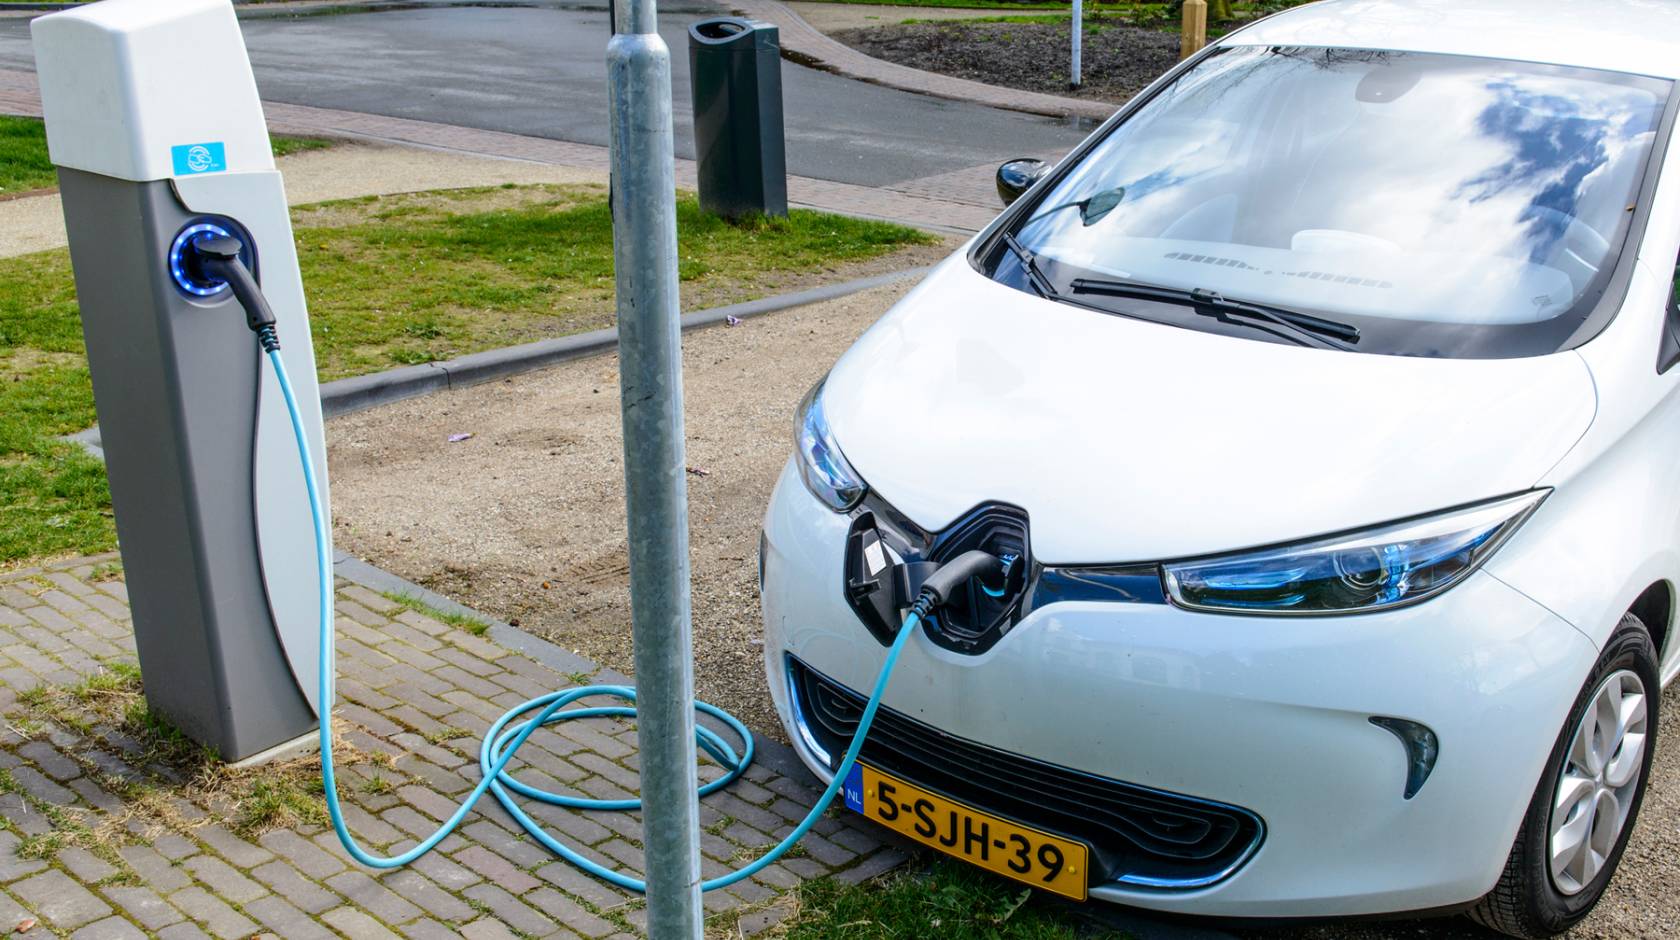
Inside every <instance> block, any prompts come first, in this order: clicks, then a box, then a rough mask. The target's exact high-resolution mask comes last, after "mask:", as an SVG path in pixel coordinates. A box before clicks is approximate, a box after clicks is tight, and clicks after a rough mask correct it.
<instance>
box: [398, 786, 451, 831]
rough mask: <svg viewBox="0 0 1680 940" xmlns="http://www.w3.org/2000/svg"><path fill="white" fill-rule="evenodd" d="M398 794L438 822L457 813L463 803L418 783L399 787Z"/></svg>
mask: <svg viewBox="0 0 1680 940" xmlns="http://www.w3.org/2000/svg"><path fill="white" fill-rule="evenodd" d="M397 795H398V796H400V797H402V800H403V802H404V803H407V804H408V805H410V806H413V807H414V808H415V809H418V810H419V811H421V812H422V813H425V814H427V815H429V816H431V817H432V818H433V819H436V820H437V821H438V822H443V821H444V820H446V819H448V818H450V817H451V816H453V815H455V811H456V810H457V809H459V808H460V805H461V804H459V803H457V802H455V801H454V800H452V799H450V798H449V797H447V796H444V795H443V794H441V793H438V792H436V791H434V790H428V789H426V788H425V787H422V786H419V785H418V784H409V785H408V786H406V787H398V788H397Z"/></svg>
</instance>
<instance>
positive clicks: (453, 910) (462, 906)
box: [383, 869, 473, 921]
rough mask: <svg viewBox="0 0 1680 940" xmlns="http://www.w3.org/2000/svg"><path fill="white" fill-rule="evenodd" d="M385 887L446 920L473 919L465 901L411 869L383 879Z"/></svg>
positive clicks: (470, 909) (434, 915)
mask: <svg viewBox="0 0 1680 940" xmlns="http://www.w3.org/2000/svg"><path fill="white" fill-rule="evenodd" d="M383 881H384V882H385V887H387V888H389V889H391V890H392V891H394V892H396V893H397V894H398V895H399V896H401V897H403V898H405V899H407V900H409V901H412V902H414V903H415V904H418V905H419V906H421V907H423V908H425V909H426V913H428V914H431V915H432V916H433V917H440V918H442V919H444V920H453V921H465V920H469V919H471V917H472V916H473V910H472V908H471V907H468V906H467V904H466V902H465V901H462V900H461V899H460V898H457V897H456V896H455V895H453V894H450V893H449V892H447V891H445V890H443V889H442V888H440V887H438V886H437V885H436V884H433V883H432V882H431V881H430V880H429V879H427V878H426V876H424V875H422V874H420V873H419V872H417V871H413V870H411V869H404V870H402V871H397V872H393V873H392V874H389V875H386V876H385V877H384V879H383Z"/></svg>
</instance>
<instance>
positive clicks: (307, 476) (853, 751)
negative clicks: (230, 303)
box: [180, 232, 1015, 892]
mask: <svg viewBox="0 0 1680 940" xmlns="http://www.w3.org/2000/svg"><path fill="white" fill-rule="evenodd" d="M244 254H245V246H244V245H243V244H242V243H241V241H240V240H239V239H238V238H237V237H234V236H232V235H227V234H224V233H220V232H206V233H204V234H202V235H198V236H195V237H190V238H188V239H187V241H186V244H185V251H183V252H182V255H183V257H182V258H181V259H180V260H181V262H182V264H183V271H184V272H185V273H186V274H188V275H189V276H191V277H192V278H194V279H196V281H197V283H199V284H201V285H203V286H204V287H207V288H209V287H214V288H215V289H216V290H215V291H214V292H219V290H220V288H221V287H222V286H226V287H228V288H229V289H231V291H232V293H233V296H234V298H235V299H236V300H238V301H239V304H240V306H241V307H243V308H244V310H245V317H246V325H247V326H249V327H250V328H251V331H252V332H253V333H255V334H256V335H257V339H258V342H259V343H260V345H261V346H262V349H263V352H265V353H266V354H267V355H268V361H269V362H270V364H272V366H273V368H274V375H275V378H276V379H277V380H278V381H279V384H280V392H281V396H282V397H283V398H284V399H285V402H286V411H287V414H288V415H289V416H290V418H291V423H292V432H293V435H294V437H295V439H296V441H297V450H298V458H299V460H300V461H301V462H302V465H303V478H304V488H305V491H306V494H307V496H308V499H309V511H310V516H311V518H312V520H313V523H314V536H315V554H316V566H317V570H318V571H319V572H320V581H319V584H318V586H317V598H318V602H319V623H320V649H321V668H320V687H319V690H320V702H321V708H320V726H319V727H320V745H321V780H322V788H323V790H324V791H325V795H326V801H327V812H328V814H329V816H330V817H331V819H332V824H333V831H334V832H335V833H337V835H338V839H339V842H341V843H342V844H343V845H344V848H345V851H347V852H349V853H350V855H351V857H353V858H355V859H356V861H358V862H360V863H362V864H363V865H367V866H369V867H371V868H385V869H388V868H398V867H401V866H403V865H407V864H408V863H410V862H412V861H414V860H416V859H418V858H420V857H421V856H422V855H425V854H426V853H427V852H429V851H431V850H432V848H433V847H435V846H436V845H437V844H438V843H439V842H442V841H443V840H444V839H445V838H447V837H448V836H449V835H450V833H452V832H454V831H455V829H456V827H458V826H459V825H460V824H461V821H462V819H464V818H465V817H466V815H467V813H468V812H470V811H471V810H472V808H473V806H474V805H475V804H476V803H477V802H478V801H479V799H480V798H482V797H483V796H484V794H485V793H486V792H489V793H490V794H491V795H492V796H494V797H495V798H496V800H497V802H499V803H500V804H501V805H502V808H503V809H505V810H507V812H508V814H509V815H511V816H512V817H513V818H514V819H515V820H517V821H518V822H519V824H520V825H521V826H523V827H524V829H525V831H526V832H528V833H530V835H531V836H532V838H534V839H536V840H537V841H538V842H539V843H541V844H542V845H543V846H544V847H545V848H547V849H549V850H550V851H552V852H553V853H554V854H556V855H558V856H560V857H561V858H563V859H565V860H566V861H568V862H570V863H571V864H573V865H575V866H577V867H578V868H580V869H582V870H583V871H585V872H587V873H589V874H591V875H594V876H595V877H598V878H601V879H603V880H605V881H608V882H611V883H612V884H615V885H618V886H620V887H623V888H627V889H629V890H632V891H638V892H643V891H646V890H647V885H646V883H645V882H644V881H642V880H640V879H637V878H632V877H630V876H628V875H624V874H621V873H619V872H616V871H613V870H612V869H609V868H605V867H603V866H601V865H599V864H597V863H595V862H593V861H591V860H589V859H587V858H584V857H583V856H582V855H580V854H579V853H578V852H577V851H576V850H574V849H573V848H571V847H570V846H567V845H566V844H565V843H563V842H560V841H559V840H558V839H556V838H554V837H553V836H552V835H550V834H549V833H548V832H547V831H546V830H544V829H543V827H542V826H541V824H539V823H538V822H537V821H536V820H534V819H532V818H531V817H530V816H529V815H528V814H527V813H526V812H525V811H524V810H523V809H522V808H521V807H520V806H519V804H518V803H517V802H516V801H515V800H514V798H513V796H512V794H513V793H517V794H520V795H521V796H524V797H526V798H528V799H533V800H537V801H539V802H543V803H548V804H550V805H556V806H564V807H569V808H573V809H588V810H598V811H599V810H608V811H614V810H616V811H628V810H636V809H640V808H641V805H642V803H641V800H640V799H625V800H598V799H590V798H585V797H577V796H570V795H567V794H562V793H552V792H549V791H546V790H541V789H538V788H536V787H533V786H531V785H529V784H525V783H521V782H520V781H519V780H518V779H517V778H516V777H514V776H513V775H512V774H510V773H509V772H508V770H507V768H508V764H510V763H511V762H512V761H513V758H514V755H515V754H516V753H517V752H518V751H519V748H520V746H521V745H523V744H524V743H525V741H526V739H528V738H529V737H530V736H531V734H532V733H533V732H535V731H536V730H537V729H538V728H541V727H543V726H544V725H549V724H555V723H558V722H561V721H568V720H571V719H575V718H590V717H606V716H610V717H623V718H633V717H635V714H636V708H635V701H636V690H635V688H633V687H631V686H619V685H593V686H584V687H581V688H574V689H566V690H563V691H557V692H551V693H549V694H547V695H542V696H538V697H536V698H533V699H530V700H529V701H526V702H523V703H521V704H519V705H517V706H515V707H514V708H512V709H510V710H509V711H508V712H507V713H506V714H504V715H502V717H501V718H499V719H497V720H496V722H495V723H494V724H492V725H491V726H490V730H489V732H488V733H487V734H486V735H485V738H484V743H483V745H482V746H481V747H480V749H479V769H480V770H481V771H482V777H481V779H480V780H479V782H478V786H476V787H474V788H473V790H472V792H471V793H469V794H467V796H466V798H465V799H463V800H462V801H461V804H460V806H459V807H458V808H457V809H456V810H455V813H454V814H453V815H452V816H450V818H449V819H448V820H446V821H445V822H444V823H443V824H442V825H441V826H439V827H438V829H437V830H436V831H435V832H433V833H432V834H431V835H430V836H428V837H426V838H425V839H423V840H421V841H420V842H419V843H418V844H417V845H415V846H414V847H413V848H411V849H409V850H408V851H406V852H403V853H401V854H399V855H394V856H379V855H373V854H371V853H369V852H368V851H367V850H365V849H363V848H362V847H361V846H360V845H359V844H358V843H357V842H356V840H355V837H354V836H352V835H351V833H350V830H349V827H348V826H347V825H346V824H345V821H344V812H343V808H342V807H341V806H340V804H339V797H338V789H337V785H336V783H335V780H334V769H333V750H332V745H333V737H332V701H333V684H334V675H333V672H334V668H333V663H334V652H333V650H334V636H333V602H332V599H333V570H332V551H331V541H330V538H329V536H328V532H327V527H326V514H325V512H324V511H323V507H322V505H321V493H320V487H319V486H318V484H317V482H316V479H315V469H314V468H315V464H314V461H313V460H312V459H311V456H310V453H309V442H308V438H307V437H306V436H305V433H304V428H303V421H302V418H301V416H300V415H299V412H298V404H297V398H296V396H295V395H294V394H293V391H292V384H291V379H290V378H289V377H288V375H287V373H286V364H285V361H284V360H283V359H282V358H281V356H280V340H279V336H278V333H277V332H276V328H275V318H274V314H273V311H272V310H270V309H269V305H268V301H267V300H266V299H265V298H264V297H263V294H262V289H261V288H260V287H259V286H258V284H257V280H256V278H255V277H254V276H253V275H252V274H251V271H250V269H249V268H248V267H247V266H246V264H245V262H244V260H243V255H244ZM1014 561H1015V559H1013V558H1010V559H1007V560H1005V559H1000V558H999V557H998V556H996V555H993V554H991V553H990V552H985V551H980V550H973V551H967V552H964V553H962V554H960V555H958V556H957V557H955V558H952V559H950V560H949V561H947V562H945V563H943V564H935V563H925V562H924V563H920V564H921V567H920V568H918V569H917V572H916V574H917V584H916V588H915V591H914V600H913V601H911V602H910V603H909V605H908V610H907V612H906V613H905V615H904V617H903V620H902V623H901V624H900V626H899V628H898V631H897V633H896V635H895V636H894V638H893V642H892V646H891V647H890V648H889V650H888V652H887V656H886V661H885V662H884V663H883V664H882V665H881V672H880V674H879V676H878V677H877V678H876V680H875V688H874V691H873V692H872V693H871V694H870V696H869V702H868V704H867V705H866V706H865V707H864V710H863V715H862V717H861V718H860V719H859V721H858V726H857V731H856V733H855V734H854V735H853V737H852V741H851V745H850V746H849V747H848V748H847V749H846V755H845V758H844V760H842V762H841V764H840V766H839V768H838V770H837V771H836V772H835V774H834V778H833V780H831V781H830V782H829V785H828V787H827V789H825V790H824V791H823V794H822V796H821V797H820V798H819V799H818V800H817V803H816V805H815V806H813V807H812V808H811V811H810V812H809V813H808V814H807V815H806V816H805V818H804V819H803V820H802V821H801V822H800V823H799V825H797V826H795V827H794V829H793V831H792V832H790V833H788V835H787V836H786V837H785V838H784V839H782V841H781V842H779V843H777V844H776V845H775V846H774V847H773V848H771V849H770V850H769V851H768V852H766V853H765V854H764V855H762V856H760V857H759V858H758V859H756V860H754V861H753V862H751V863H750V864H748V865H746V866H744V867H742V868H739V869H736V870H735V871H732V872H729V873H727V874H724V875H720V876H718V877H716V878H712V879H710V880H707V881H704V882H702V883H701V885H700V888H701V890H702V891H710V890H714V889H717V888H722V887H726V886H728V885H731V884H735V883H736V882H739V881H741V880H743V879H745V878H749V877H751V876H752V875H754V874H755V873H757V872H759V871H761V870H762V869H764V868H765V867H766V866H768V865H770V864H771V863H773V862H775V861H776V860H777V859H778V858H780V857H781V856H782V855H783V854H784V853H786V852H787V851H788V849H790V848H792V847H793V846H794V844H795V843H797V842H798V841H799V840H800V839H802V838H804V836H805V834H806V833H807V832H809V831H810V830H811V827H812V826H813V825H815V823H816V821H817V820H818V819H820V818H822V815H823V814H824V813H825V812H827V811H828V807H829V805H830V804H831V803H833V802H834V798H835V796H836V795H837V794H838V793H839V792H840V789H841V787H842V786H843V784H844V782H845V780H846V778H847V777H848V775H850V773H851V771H852V767H853V766H854V765H855V764H856V762H857V756H858V753H859V752H860V751H861V750H862V749H863V743H864V740H865V739H866V738H867V737H868V734H869V729H870V726H871V725H872V724H873V723H874V720H875V713H876V711H877V710H878V709H879V708H880V705H881V699H882V697H883V695H884V694H885V693H886V689H887V682H888V681H889V680H890V679H891V677H892V672H893V667H894V666H895V665H896V664H897V662H898V658H899V654H900V653H901V652H902V651H903V649H904V645H905V643H906V642H908V641H909V639H910V636H911V634H913V633H914V632H915V630H916V626H917V625H918V624H924V623H925V622H926V621H927V620H928V619H929V618H930V617H931V615H932V614H933V613H934V612H935V611H936V610H938V609H939V608H940V607H942V606H943V605H945V604H947V603H949V602H950V601H952V600H953V599H955V598H956V597H957V596H958V595H959V594H960V593H961V592H963V591H965V590H966V588H967V586H968V585H969V584H970V583H971V582H975V583H978V584H979V586H980V588H981V589H982V590H985V591H988V592H990V591H994V590H1001V589H1002V587H1001V586H1002V585H1006V584H1008V583H1009V581H1010V576H1011V573H1012V571H1013V570H1014V568H1015V566H1014V564H1013V562H1014ZM906 583H908V582H907V581H906ZM601 696H606V697H611V698H616V699H619V700H620V701H623V702H625V703H627V704H623V705H609V706H590V707H583V708H574V709H567V710H565V711H562V710H561V709H563V708H565V706H567V705H569V704H571V703H573V702H576V701H579V700H581V699H587V698H594V697H601ZM694 705H695V708H696V710H698V711H699V712H701V713H702V714H707V715H710V716H712V717H714V718H716V719H718V720H719V721H721V722H723V723H724V724H725V725H726V726H728V727H729V729H730V730H731V731H732V732H733V733H734V734H735V735H736V736H737V737H739V738H740V740H741V743H742V749H741V752H740V754H739V755H737V754H736V752H735V750H734V749H733V748H732V747H730V746H729V743H728V742H727V741H726V740H724V738H723V737H722V736H721V735H719V734H717V733H716V732H714V731H712V730H710V729H709V728H706V727H704V726H696V728H695V734H696V740H697V743H698V745H699V747H700V749H701V750H703V751H705V752H706V753H707V754H708V755H710V756H711V757H713V758H715V759H716V760H717V761H718V762H719V763H720V764H722V765H723V766H724V768H725V769H726V773H725V774H724V776H722V777H720V778H718V779H717V780H713V781H711V782H710V783H707V784H705V785H703V786H701V787H700V791H699V792H700V795H701V796H705V795H707V794H709V793H713V792H716V791H718V790H720V789H722V788H724V787H727V786H729V785H730V784H731V783H733V782H734V781H735V779H736V778H737V777H739V776H740V775H741V774H742V773H743V772H744V771H745V770H746V768H747V766H748V765H749V764H751V763H752V758H753V737H752V733H751V732H750V731H748V730H747V728H746V726H745V725H744V724H742V723H741V721H740V720H739V719H737V718H736V717H735V716H733V715H731V714H729V713H728V712H726V711H724V710H722V709H720V708H718V707H716V706H714V705H709V704H707V703H705V702H699V701H696V702H695V703H694ZM532 712H535V715H534V716H532V717H530V718H526V717H525V716H526V715H527V714H530V713H532ZM510 791H511V792H510Z"/></svg>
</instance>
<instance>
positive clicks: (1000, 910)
mask: <svg viewBox="0 0 1680 940" xmlns="http://www.w3.org/2000/svg"><path fill="white" fill-rule="evenodd" d="M1126 936H1127V935H1126V934H1123V933H1118V932H1115V931H1112V930H1105V929H1103V928H1101V927H1098V926H1094V925H1093V924H1091V923H1089V922H1087V921H1085V920H1084V919H1082V918H1080V917H1078V916H1076V915H1075V914H1073V913H1072V912H1071V911H1070V910H1069V909H1068V908H1067V907H1065V906H1063V905H1060V904H1057V903H1056V902H1054V901H1051V900H1048V899H1046V898H1044V897H1042V896H1037V897H1035V896H1034V895H1033V893H1032V891H1031V890H1030V889H1028V888H1026V887H1024V886H1021V885H1017V884H1015V883H1014V882H1010V881H1005V880H1003V879H1001V878H997V877H994V876H992V875H988V874H986V873H984V872H982V871H980V870H978V869H976V868H973V867H972V866H969V865H964V864H962V863H960V862H954V861H950V860H947V859H937V860H935V861H934V862H933V863H932V864H931V865H930V866H927V867H923V868H921V869H920V870H916V869H908V870H903V871H898V872H894V873H892V874H890V875H887V876H885V877H884V878H881V879H878V880H876V881H873V882H866V883H864V884H862V885H847V884H844V883H842V882H839V881H835V880H834V879H831V878H825V879H822V880H819V881H813V882H807V883H806V884H804V885H801V886H800V888H799V909H798V912H797V913H796V914H795V915H794V917H793V919H792V922H791V924H790V925H789V926H788V930H787V934H786V937H787V940H878V938H879V940H889V938H890V940H904V938H918V937H963V938H966V940H1123V938H1125V937H1126Z"/></svg>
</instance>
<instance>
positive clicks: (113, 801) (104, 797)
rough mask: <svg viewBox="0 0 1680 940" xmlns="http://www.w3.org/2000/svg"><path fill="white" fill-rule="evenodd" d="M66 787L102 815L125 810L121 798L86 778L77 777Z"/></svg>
mask: <svg viewBox="0 0 1680 940" xmlns="http://www.w3.org/2000/svg"><path fill="white" fill-rule="evenodd" d="M65 786H68V787H69V788H70V789H72V790H75V791H76V795H77V796H79V797H81V798H82V800H83V801H85V802H86V803H87V804H88V805H89V806H91V807H93V808H94V809H97V810H99V811H100V812H102V813H118V812H121V811H122V809H123V806H124V804H123V801H122V799H121V798H120V797H118V796H116V795H115V794H113V793H112V792H111V791H109V790H107V789H105V788H104V787H102V786H100V785H99V784H97V783H94V782H93V781H92V780H89V779H88V778H86V777H77V778H76V779H74V780H72V781H70V782H69V783H67V784H65Z"/></svg>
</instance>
